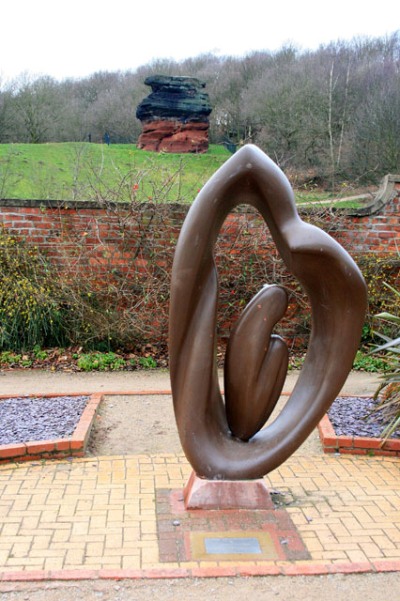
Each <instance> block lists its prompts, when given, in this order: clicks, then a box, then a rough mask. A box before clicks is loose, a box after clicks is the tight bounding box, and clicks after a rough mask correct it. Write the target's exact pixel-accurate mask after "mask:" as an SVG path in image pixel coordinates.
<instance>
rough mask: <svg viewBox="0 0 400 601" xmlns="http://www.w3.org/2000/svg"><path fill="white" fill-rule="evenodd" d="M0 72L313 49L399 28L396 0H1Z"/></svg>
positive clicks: (71, 71) (82, 69) (71, 72)
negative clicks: (287, 47)
mask: <svg viewBox="0 0 400 601" xmlns="http://www.w3.org/2000/svg"><path fill="white" fill-rule="evenodd" d="M0 17H1V24H2V27H1V33H0V77H1V79H2V80H3V82H4V81H7V80H9V79H12V78H14V77H17V76H18V75H19V74H21V73H22V72H29V73H31V74H32V75H51V76H53V77H55V78H57V79H60V80H61V79H64V78H67V77H73V78H79V77H84V76H86V75H90V74H91V73H94V72H96V71H119V70H120V71H127V70H135V69H136V68H137V67H139V66H141V65H144V64H146V63H149V62H150V61H151V60H153V59H157V58H173V59H176V60H181V59H184V58H188V57H191V56H192V57H193V56H197V55H198V54H201V53H206V52H212V53H214V54H218V55H236V56H241V55H243V54H247V53H249V52H252V51H254V50H272V51H273V50H277V49H279V48H281V47H282V46H283V45H284V44H285V43H292V44H294V45H295V46H297V47H298V48H300V49H308V48H309V49H314V48H317V47H318V46H319V45H320V44H326V43H329V42H331V41H336V40H338V39H344V40H350V39H352V38H353V37H357V36H367V37H377V36H384V35H390V34H391V33H393V32H395V31H396V30H398V29H400V2H399V0H331V1H330V2H329V1H327V0H242V1H240V0H196V1H195V2H189V1H188V0H163V1H160V0H147V1H146V0H111V1H109V0H1V8H0Z"/></svg>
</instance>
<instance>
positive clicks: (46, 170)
mask: <svg viewBox="0 0 400 601" xmlns="http://www.w3.org/2000/svg"><path fill="white" fill-rule="evenodd" d="M230 156H231V155H230V153H229V151H228V150H226V149H225V148H224V147H223V146H217V145H210V148H209V150H208V152H207V153H205V154H199V155H196V154H172V153H171V154H169V153H156V152H147V151H144V150H138V149H137V148H136V146H135V145H133V144H111V145H110V146H107V145H105V144H90V143H88V142H66V143H48V144H0V198H10V199H36V200H49V199H54V200H102V199H106V200H109V201H113V200H114V201H130V200H135V201H139V202H143V201H147V200H152V201H154V202H179V203H191V202H192V201H193V200H194V198H195V197H196V195H197V193H198V191H199V189H200V188H201V187H202V186H203V185H204V184H205V183H206V181H207V180H208V179H209V178H210V177H211V176H212V175H213V173H215V171H216V170H217V169H218V168H219V167H220V166H221V165H222V164H223V163H224V162H225V161H226V160H227V159H228V158H229V157H230ZM332 198H333V197H332V194H329V193H328V192H320V191H296V201H297V203H298V204H303V203H309V202H318V201H326V200H330V199H332ZM335 204H336V203H335Z"/></svg>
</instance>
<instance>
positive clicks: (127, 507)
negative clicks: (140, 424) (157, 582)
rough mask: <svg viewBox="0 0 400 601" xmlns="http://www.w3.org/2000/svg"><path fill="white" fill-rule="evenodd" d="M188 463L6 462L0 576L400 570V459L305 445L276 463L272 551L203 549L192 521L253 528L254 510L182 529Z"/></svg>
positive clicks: (262, 524) (216, 527)
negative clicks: (206, 553) (322, 451)
mask: <svg viewBox="0 0 400 601" xmlns="http://www.w3.org/2000/svg"><path fill="white" fill-rule="evenodd" d="M190 472H191V468H190V466H189V465H188V463H187V461H186V459H185V457H184V456H183V455H173V454H162V455H156V456H147V455H137V456H120V457H100V458H86V459H77V458H74V459H71V460H60V461H43V462H34V463H28V462H25V463H22V464H4V465H1V466H0V566H1V568H0V579H1V578H3V579H18V578H19V579H24V578H56V577H58V578H59V577H62V578H68V577H71V578H72V577H73V578H76V577H99V576H100V577H101V576H103V577H123V576H126V577H146V576H152V577H159V576H165V575H167V576H170V577H174V576H177V577H178V576H184V575H196V576H205V575H209V576H210V575H230V574H238V573H240V574H249V575H250V574H257V573H258V574H273V573H286V574H289V573H290V574H297V573H298V574H311V573H312V574H316V573H329V572H351V571H353V572H358V571H367V570H378V571H384V570H400V460H399V458H396V457H394V458H392V457H359V456H357V457H352V456H350V455H346V456H336V455H329V456H322V455H321V456H312V457H310V456H302V455H299V454H296V455H295V456H292V457H291V458H290V459H289V460H288V461H287V462H286V463H285V464H284V465H283V466H281V467H280V468H279V469H277V470H275V471H274V472H273V473H271V474H270V475H269V476H268V477H267V478H266V481H267V484H268V486H269V487H270V488H271V490H273V492H274V495H273V496H274V499H275V500H278V503H279V505H278V507H277V514H276V520H275V523H274V524H273V522H274V516H273V512H271V511H270V512H265V515H264V514H261V513H260V514H259V515H257V520H258V522H257V529H265V530H266V531H267V530H268V528H270V529H269V531H270V532H271V536H272V539H273V540H274V541H275V543H274V544H275V545H276V549H277V557H278V559H274V560H271V559H267V560H264V559H262V558H261V559H259V560H257V559H254V558H246V557H245V558H244V559H243V557H240V560H239V561H238V559H237V558H236V560H235V557H231V556H229V555H228V556H225V557H224V556H220V557H218V556H216V555H213V556H212V561H210V560H207V559H196V558H194V556H193V554H192V552H191V547H190V545H191V542H190V540H191V539H190V531H191V530H192V531H193V532H194V531H195V532H196V533H197V534H196V536H198V533H201V532H202V531H203V532H206V533H207V532H208V533H210V532H211V533H212V532H213V531H215V532H218V533H219V536H220V535H221V530H223V531H226V533H227V536H229V533H230V532H234V533H236V534H235V536H236V535H237V532H238V531H239V530H240V532H242V533H244V534H243V535H244V536H245V535H246V530H248V531H249V532H250V533H251V535H252V536H254V531H255V527H254V524H255V522H254V512H253V516H252V515H251V513H249V512H247V513H246V512H243V511H242V512H238V511H234V510H231V511H225V512H218V511H217V512H204V511H203V512H190V515H189V516H187V515H186V517H185V524H184V527H183V518H182V516H183V514H184V512H183V509H182V501H181V494H180V491H181V490H182V488H183V486H184V485H185V484H186V482H187V480H188V478H189V476H190ZM160 494H161V495H164V496H163V499H164V501H163V503H161V505H160V504H159V503H158V502H157V503H156V500H157V499H158V498H160ZM182 512H183V513H182ZM256 513H258V512H256ZM278 515H279V520H280V522H279V520H278ZM179 516H181V518H180V517H179ZM246 516H247V517H246ZM171 520H172V522H173V526H172V528H170V527H169V524H170V522H171ZM246 520H247V521H246ZM181 522H182V523H181ZM278 522H279V523H278ZM268 523H269V524H270V527H269V526H268ZM282 524H284V525H282ZM285 524H286V525H285ZM179 529H181V533H182V535H181V536H180V535H178V536H177V534H176V533H177V532H178V531H179ZM279 529H281V531H280V530H279ZM285 529H286V530H285ZM168 530H170V531H171V535H170V536H171V540H170V542H168V540H166V539H167V538H168V536H169V535H168V534H167V532H168ZM162 532H163V534H162ZM282 532H287V539H286V540H285V537H284V536H282ZM294 532H295V535H296V537H297V538H296V537H293V541H294V540H295V538H296V540H297V541H298V542H293V541H292V542H293V544H292V547H290V544H291V541H290V537H291V533H294ZM272 539H271V540H272ZM161 540H162V541H163V542H162V544H161V543H160V541H161ZM279 545H282V549H281V548H280V547H279ZM285 545H286V546H285ZM178 546H179V553H178V552H177V551H176V549H177V548H178ZM160 548H161V552H160ZM290 548H291V549H292V550H291V551H290ZM296 549H297V550H299V553H300V555H296V553H297V551H296ZM284 551H287V552H286V554H285V552H284ZM289 551H290V552H291V553H292V554H290V553H289ZM194 555H195V554H194ZM288 557H289V558H290V559H287V558H288ZM296 557H297V559H296Z"/></svg>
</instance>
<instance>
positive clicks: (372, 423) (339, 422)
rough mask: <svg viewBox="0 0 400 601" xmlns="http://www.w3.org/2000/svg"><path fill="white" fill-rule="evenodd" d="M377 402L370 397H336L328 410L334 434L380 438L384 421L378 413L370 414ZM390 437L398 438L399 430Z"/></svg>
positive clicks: (399, 436) (399, 435)
mask: <svg viewBox="0 0 400 601" xmlns="http://www.w3.org/2000/svg"><path fill="white" fill-rule="evenodd" d="M377 404H378V401H376V400H375V399H373V398H372V397H369V398H364V397H354V396H343V397H338V398H337V399H336V400H335V401H334V402H333V404H332V406H331V408H330V409H329V411H328V416H329V419H330V421H331V424H332V426H333V429H334V430H335V433H336V435H338V436H368V437H370V438H380V437H381V434H382V432H383V430H384V429H385V426H386V423H385V421H384V420H383V418H382V416H381V415H380V413H374V414H372V415H371V412H372V411H373V409H374V408H375V407H376V406H377ZM391 438H400V430H397V431H396V432H395V433H394V434H392V435H391Z"/></svg>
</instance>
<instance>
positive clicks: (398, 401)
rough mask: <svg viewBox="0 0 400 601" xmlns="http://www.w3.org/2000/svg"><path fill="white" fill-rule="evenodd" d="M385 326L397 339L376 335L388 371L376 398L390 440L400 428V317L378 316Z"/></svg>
mask: <svg viewBox="0 0 400 601" xmlns="http://www.w3.org/2000/svg"><path fill="white" fill-rule="evenodd" d="M385 286H386V287H387V288H388V289H389V290H390V291H391V292H392V293H393V294H394V296H395V297H396V298H397V299H398V300H399V301H400V291H399V290H396V289H395V288H393V287H392V286H390V285H388V284H387V283H385ZM376 318H377V319H379V320H380V321H381V322H382V323H383V324H390V325H391V326H394V328H395V337H394V338H392V337H390V336H387V335H386V334H383V333H382V332H380V331H379V332H376V335H377V336H378V337H379V338H380V339H381V340H383V341H384V344H381V345H379V346H378V347H376V348H375V349H374V351H373V352H375V353H382V352H384V353H386V357H387V371H386V373H385V374H384V375H383V376H382V382H381V384H380V386H379V387H378V389H377V391H376V393H375V398H378V396H380V395H381V396H380V403H379V405H378V406H377V409H376V412H379V413H380V414H381V415H382V416H383V418H384V420H385V422H386V424H387V425H386V428H385V430H384V431H383V433H382V437H383V438H385V439H386V438H389V437H390V436H391V435H392V434H393V432H395V431H396V430H397V429H398V428H400V336H399V334H400V315H394V314H392V313H388V312H385V311H384V312H383V313H379V314H378V315H376Z"/></svg>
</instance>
